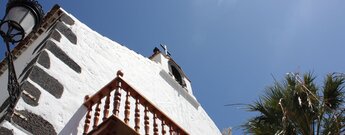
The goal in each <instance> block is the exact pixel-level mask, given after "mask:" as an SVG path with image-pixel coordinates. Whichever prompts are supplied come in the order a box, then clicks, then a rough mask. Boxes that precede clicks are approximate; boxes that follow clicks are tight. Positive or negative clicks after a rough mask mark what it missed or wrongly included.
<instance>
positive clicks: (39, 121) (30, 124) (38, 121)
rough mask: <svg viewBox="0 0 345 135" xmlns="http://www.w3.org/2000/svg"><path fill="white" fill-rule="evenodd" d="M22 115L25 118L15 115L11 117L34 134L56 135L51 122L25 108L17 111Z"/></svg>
mask: <svg viewBox="0 0 345 135" xmlns="http://www.w3.org/2000/svg"><path fill="white" fill-rule="evenodd" d="M17 112H19V114H21V115H23V116H24V117H25V118H27V120H24V119H22V118H20V117H18V116H17V115H14V116H13V117H12V120H13V122H14V123H16V124H17V125H19V126H20V127H22V128H23V129H25V130H26V131H28V132H30V133H32V134H34V135H56V134H57V133H56V131H55V129H54V127H53V125H52V124H50V123H49V122H48V121H47V120H45V119H44V118H42V117H41V116H39V115H36V114H34V113H31V112H29V111H27V110H22V111H17Z"/></svg>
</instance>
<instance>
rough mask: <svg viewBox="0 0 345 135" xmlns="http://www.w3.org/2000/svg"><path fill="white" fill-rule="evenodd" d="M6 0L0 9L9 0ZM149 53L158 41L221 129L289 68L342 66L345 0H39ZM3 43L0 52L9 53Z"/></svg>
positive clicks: (320, 72) (320, 70) (238, 120)
mask: <svg viewBox="0 0 345 135" xmlns="http://www.w3.org/2000/svg"><path fill="white" fill-rule="evenodd" d="M5 2H7V1H1V5H0V8H1V9H2V10H0V13H1V15H2V14H3V12H4V8H5V6H4V4H5ZM40 3H41V4H42V6H43V7H44V9H45V11H46V12H47V11H49V9H50V8H51V7H52V6H53V5H54V4H59V5H61V6H62V7H63V8H64V9H65V10H66V11H67V12H69V13H71V14H73V15H74V16H75V17H77V18H78V19H79V20H81V21H82V22H84V23H85V24H87V25H88V26H89V27H91V28H92V29H94V30H95V31H97V32H99V33H101V34H102V35H104V36H106V37H109V38H110V39H112V40H114V41H116V42H119V43H120V44H122V45H125V46H127V47H128V48H130V49H132V50H134V51H136V52H138V53H140V54H142V55H144V56H150V55H151V53H152V49H153V48H154V47H156V46H157V47H158V46H159V44H160V43H162V44H166V45H168V48H169V50H170V52H171V53H172V57H173V58H174V60H175V61H176V62H177V63H178V64H179V65H180V66H181V67H182V68H183V69H184V72H185V73H186V74H187V75H188V76H189V78H190V79H191V81H192V86H193V91H194V95H195V96H196V97H197V99H198V100H199V102H200V103H201V104H202V106H203V107H204V108H205V110H206V111H207V112H208V114H209V115H210V117H211V118H212V119H213V120H214V122H215V123H216V125H217V126H218V127H219V129H221V130H222V129H223V128H226V127H233V128H235V129H234V130H235V131H234V133H235V134H242V131H241V130H240V129H236V127H238V126H239V125H241V124H243V123H244V122H245V121H246V120H247V119H248V118H250V116H252V115H254V114H253V113H248V112H246V111H245V110H244V109H241V108H242V107H241V106H238V107H236V106H233V107H229V106H224V105H225V104H232V103H244V104H248V103H252V102H253V101H255V100H257V99H258V97H259V96H260V95H262V94H263V90H264V88H265V87H266V86H268V85H270V84H272V83H273V78H272V75H273V76H274V77H275V78H277V79H278V80H281V79H282V77H283V76H284V75H285V74H286V73H287V72H308V71H311V72H313V73H314V74H315V75H316V76H318V80H319V81H321V80H322V79H323V76H325V75H326V74H327V73H330V72H345V71H344V70H345V63H344V60H343V58H344V50H345V14H344V13H345V8H343V7H344V4H345V1H343V0H332V1H324V0H289V1H281V0H260V1H259V0H174V1H167V0H150V1H134V0H133V1H130V0H127V1H111V0H104V1H96V0H92V1H91V0H83V2H80V1H71V0H45V1H43V0H41V1H40ZM3 52H4V47H3V46H1V52H0V56H4V53H3Z"/></svg>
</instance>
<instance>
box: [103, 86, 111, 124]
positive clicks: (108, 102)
mask: <svg viewBox="0 0 345 135" xmlns="http://www.w3.org/2000/svg"><path fill="white" fill-rule="evenodd" d="M109 104H110V91H109V92H108V93H107V97H106V99H105V103H104V111H103V121H105V120H106V119H107V118H108V115H109V107H110V105H109Z"/></svg>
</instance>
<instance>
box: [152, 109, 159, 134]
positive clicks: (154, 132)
mask: <svg viewBox="0 0 345 135" xmlns="http://www.w3.org/2000/svg"><path fill="white" fill-rule="evenodd" d="M156 120H157V114H156V112H155V111H154V112H153V135H158V124H157V121H156Z"/></svg>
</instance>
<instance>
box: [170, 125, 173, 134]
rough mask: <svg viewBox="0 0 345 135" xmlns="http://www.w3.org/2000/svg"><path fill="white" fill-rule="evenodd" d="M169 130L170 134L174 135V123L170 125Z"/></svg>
mask: <svg viewBox="0 0 345 135" xmlns="http://www.w3.org/2000/svg"><path fill="white" fill-rule="evenodd" d="M169 132H170V135H173V133H174V129H173V127H172V125H170V126H169Z"/></svg>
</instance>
